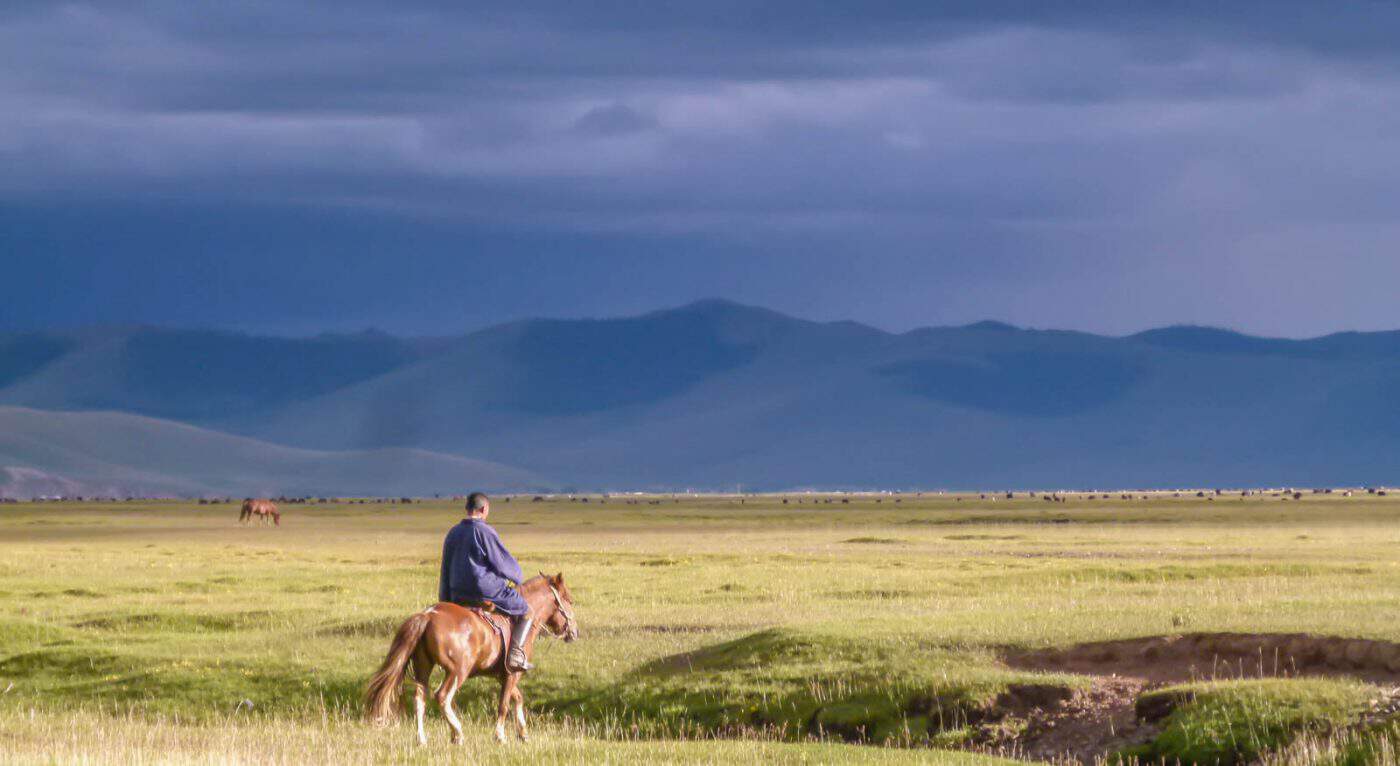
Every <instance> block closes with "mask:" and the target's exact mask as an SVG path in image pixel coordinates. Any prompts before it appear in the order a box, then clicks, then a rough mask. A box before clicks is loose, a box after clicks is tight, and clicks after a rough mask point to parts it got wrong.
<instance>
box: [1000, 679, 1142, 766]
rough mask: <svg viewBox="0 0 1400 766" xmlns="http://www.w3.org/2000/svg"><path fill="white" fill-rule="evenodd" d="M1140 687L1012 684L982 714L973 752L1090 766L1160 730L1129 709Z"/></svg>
mask: <svg viewBox="0 0 1400 766" xmlns="http://www.w3.org/2000/svg"><path fill="white" fill-rule="evenodd" d="M1145 687H1146V683H1145V682H1143V681H1141V680H1139V679H1132V678H1098V679H1095V680H1094V682H1093V684H1091V685H1090V686H1089V687H1088V688H1081V689H1070V688H1067V687H1063V686H1055V685H1051V684H1014V685H1012V686H1010V687H1009V688H1008V689H1007V691H1006V693H1004V694H1002V695H1000V696H999V697H997V699H996V701H995V702H994V703H993V704H992V706H991V707H990V709H989V710H988V711H987V714H986V718H985V719H984V720H983V721H982V722H981V723H980V724H979V726H978V733H977V735H976V736H975V737H974V747H975V749H977V750H979V751H983V752H987V753H992V754H995V755H1002V756H1008V757H1013V758H1023V759H1030V760H1035V761H1053V762H1057V763H1064V762H1070V763H1093V762H1095V761H1096V760H1097V759H1099V758H1100V757H1102V756H1104V755H1106V754H1109V753H1113V752H1117V751H1119V750H1122V749H1124V748H1128V747H1133V746H1135V745H1140V744H1143V743H1145V742H1149V741H1151V740H1152V739H1153V738H1154V737H1156V736H1157V733H1158V731H1159V727H1158V726H1157V725H1155V723H1151V722H1147V721H1143V720H1141V719H1140V718H1139V717H1138V715H1137V713H1136V711H1135V709H1134V705H1135V703H1136V701H1137V698H1138V695H1139V694H1141V693H1142V691H1143V689H1144V688H1145Z"/></svg>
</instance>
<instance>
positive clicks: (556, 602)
mask: <svg viewBox="0 0 1400 766" xmlns="http://www.w3.org/2000/svg"><path fill="white" fill-rule="evenodd" d="M540 577H543V578H544V581H545V584H546V585H548V587H549V592H550V599H551V600H552V602H553V606H554V611H553V612H551V613H550V615H549V617H548V618H546V619H545V621H544V627H545V628H546V629H548V630H549V632H550V633H553V634H554V635H555V636H558V637H559V638H562V639H564V641H565V643H567V642H570V641H574V640H575V639H577V638H578V619H577V618H575V617H574V594H572V593H570V592H569V586H567V585H565V584H564V574H563V573H562V572H561V573H559V574H557V575H554V576H553V577H551V576H549V575H547V574H545V573H544V572H540Z"/></svg>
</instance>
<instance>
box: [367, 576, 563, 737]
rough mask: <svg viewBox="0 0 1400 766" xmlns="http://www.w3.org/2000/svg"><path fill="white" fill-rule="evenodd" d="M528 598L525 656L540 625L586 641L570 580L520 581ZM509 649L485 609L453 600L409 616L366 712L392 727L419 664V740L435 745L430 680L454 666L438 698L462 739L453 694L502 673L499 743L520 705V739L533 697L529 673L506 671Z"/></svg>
mask: <svg viewBox="0 0 1400 766" xmlns="http://www.w3.org/2000/svg"><path fill="white" fill-rule="evenodd" d="M520 595H521V596H523V597H524V598H525V601H526V603H528V604H529V605H530V609H531V611H533V612H534V615H535V624H534V625H533V626H532V627H531V628H530V634H529V636H528V637H526V639H525V654H526V656H527V657H528V656H529V655H530V654H532V653H533V650H534V647H535V638H536V636H538V635H539V628H540V626H544V628H545V629H547V630H548V631H549V632H550V633H552V634H554V635H555V636H557V637H559V638H562V639H564V641H565V642H569V641H573V640H574V639H576V638H578V623H577V622H576V621H575V620H574V598H573V594H571V593H570V592H569V588H568V586H566V585H565V584H564V575H563V574H557V575H555V576H553V577H549V576H547V575H544V574H541V575H540V576H539V577H533V578H531V579H529V580H526V581H525V582H523V583H521V585H520ZM505 650H506V647H505V645H504V644H503V643H502V641H501V638H500V636H498V635H497V634H496V631H495V630H494V629H493V628H492V627H491V626H490V625H488V624H487V623H486V618H484V617H482V616H481V615H480V614H478V613H476V612H474V611H472V610H470V609H467V608H466V607H462V606H458V605H457V604H451V603H447V602H440V603H437V604H434V605H432V606H430V607H428V608H427V609H424V610H423V611H421V612H418V613H417V614H415V615H413V616H412V617H409V618H408V619H407V620H404V622H403V624H402V625H400V626H399V631H398V633H397V634H396V635H395V636H394V641H393V643H392V644H390V645H389V653H388V654H387V655H386V656H385V657H384V664H383V665H382V666H380V668H379V672H378V673H375V674H374V677H373V678H371V679H370V682H369V688H368V689H367V690H366V692H365V702H366V705H367V710H366V714H367V716H368V718H369V720H370V722H371V723H373V724H375V725H376V726H386V725H388V723H389V722H390V721H391V720H392V719H393V717H394V716H395V715H396V714H397V713H398V712H399V711H400V710H401V709H402V705H401V704H400V701H399V691H400V687H401V686H402V684H403V679H404V676H405V675H407V670H408V663H409V661H410V660H411V661H412V662H413V712H414V718H415V720H416V721H417V723H418V743H419V744H420V745H425V744H427V743H428V735H427V734H426V733H425V732H424V731H423V715H424V712H425V710H426V708H427V696H428V678H429V676H431V675H432V673H433V667H434V666H438V667H441V668H442V669H443V670H445V671H447V677H446V678H444V679H443V680H442V685H441V686H439V687H438V688H437V692H435V693H434V694H433V698H434V699H436V700H437V704H438V707H439V708H440V709H441V710H442V714H443V715H444V716H445V717H446V718H447V725H448V726H449V727H450V728H451V729H452V742H453V743H455V744H460V743H461V742H462V722H461V721H460V720H458V718H457V711H456V709H455V708H453V706H452V699H453V697H455V696H456V694H457V690H458V689H460V688H462V683H463V682H464V681H466V680H467V678H469V677H471V676H474V675H494V676H495V677H496V678H497V680H499V681H500V683H501V698H500V704H499V705H498V706H497V708H496V740H497V741H498V742H505V741H506V715H507V714H508V713H509V711H510V705H511V702H512V701H514V703H515V730H516V734H518V735H520V738H521V739H522V740H523V739H528V736H527V735H526V733H525V698H524V696H523V695H521V693H520V686H519V684H520V677H521V675H523V674H521V673H515V672H508V671H507V670H506V669H505Z"/></svg>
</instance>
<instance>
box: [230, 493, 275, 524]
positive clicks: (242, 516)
mask: <svg viewBox="0 0 1400 766" xmlns="http://www.w3.org/2000/svg"><path fill="white" fill-rule="evenodd" d="M254 516H261V517H262V520H263V522H264V523H266V522H268V521H271V522H272V523H273V524H276V525H277V526H279V527H280V526H282V514H280V513H278V512H277V504H276V503H274V502H272V501H271V500H261V499H260V500H254V499H252V498H248V499H246V500H244V501H243V510H242V511H239V513H238V521H239V523H240V524H241V523H243V522H245V521H251V520H252V518H253V517H254Z"/></svg>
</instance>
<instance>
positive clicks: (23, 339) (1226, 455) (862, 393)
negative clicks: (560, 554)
mask: <svg viewBox="0 0 1400 766" xmlns="http://www.w3.org/2000/svg"><path fill="white" fill-rule="evenodd" d="M1397 394H1400V332H1380V333H1341V334H1336V335H1329V336H1326V337H1322V338H1316V339H1311V340H1281V339H1271V338H1257V337H1251V336H1247V335H1241V334H1238V333H1234V332H1229V331H1225V330H1217V329H1210V328H1201V327H1170V328H1165V329H1160V330H1151V331H1148V332H1144V333H1139V334H1137V335H1132V336H1128V337H1121V338H1115V337H1103V336H1098V335H1092V334H1087V333H1079V332H1063V331H1040V330H1023V329H1018V328H1015V327H1011V326H1009V325H1004V324H1000V323H994V322H983V323H978V324H974V325H968V326H965V327H943V328H928V329H920V330H914V331H911V332H906V333H900V334H893V333H887V332H883V331H880V330H877V329H874V328H871V327H867V326H864V325H860V324H856V323H852V322H834V323H818V322H809V321H804V320H800V319H795V318H792V317H789V316H784V315H782V314H778V313H775V312H772V311H767V310H764V309H759V308H752V307H748V306H742V305H738V304H734V303H729V302H725V301H702V302H700V303H695V304H691V305H689V306H685V307H682V308H678V309H674V310H668V311H659V312H655V313H651V314H646V315H643V316H639V317H632V318H625V319H607V320H530V321H522V322H512V323H509V324H503V325H499V326H496V327H492V328H488V329H486V330H482V331H480V332H476V333H472V334H469V335H465V336H460V337H453V338H439V339H403V338H395V337H391V336H388V335H384V334H379V333H365V334H360V335H326V336H319V337H314V338H303V339H287V338H269V337H256V336H249V335H243V334H237V333H227V332H212V331H193V330H169V329H152V328H127V329H107V330H100V331H86V332H79V333H60V332H48V333H14V334H8V335H0V494H12V495H13V494H26V493H27V494H45V493H48V492H47V490H51V489H53V488H62V487H66V488H68V490H67V491H69V493H72V491H73V490H75V489H83V488H86V489H88V491H89V492H97V491H105V492H108V493H113V494H120V493H122V492H146V493H157V492H159V493H177V494H205V493H219V494H234V495H242V494H251V493H260V494H279V493H282V494H293V493H296V494H304V493H319V494H331V493H364V494H431V493H435V492H443V493H449V492H463V491H467V490H470V489H473V488H478V487H483V488H489V489H510V488H515V489H530V490H533V489H543V488H570V487H574V488H579V489H624V488H627V489H630V488H652V489H684V488H697V489H699V488H705V489H718V488H733V487H736V486H739V487H743V488H745V489H780V488H792V487H821V488H835V487H848V488H857V487H905V488H913V487H920V488H1022V487H1040V488H1073V487H1080V488H1088V487H1149V486H1152V487H1160V486H1184V485H1191V486H1216V485H1221V486H1242V485H1251V486H1257V485H1273V484H1298V485H1323V484H1368V483H1385V482H1393V481H1395V480H1396V478H1397V465H1398V464H1400V461H1397V454H1400V396H1397ZM7 476H8V477H9V478H8V479H7V478H6V477H7ZM36 487H43V488H46V491H37V490H36V489H35V488H36Z"/></svg>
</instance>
